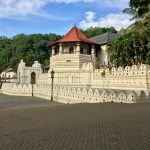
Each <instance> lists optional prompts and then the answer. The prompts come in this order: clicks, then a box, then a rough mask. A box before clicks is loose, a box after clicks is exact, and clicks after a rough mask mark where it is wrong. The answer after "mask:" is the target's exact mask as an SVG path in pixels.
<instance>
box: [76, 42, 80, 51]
mask: <svg viewBox="0 0 150 150" xmlns="http://www.w3.org/2000/svg"><path fill="white" fill-rule="evenodd" d="M76 54H80V43H77V49H76Z"/></svg>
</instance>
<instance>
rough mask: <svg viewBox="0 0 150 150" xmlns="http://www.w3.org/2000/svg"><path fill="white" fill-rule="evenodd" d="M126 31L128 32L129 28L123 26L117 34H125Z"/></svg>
mask: <svg viewBox="0 0 150 150" xmlns="http://www.w3.org/2000/svg"><path fill="white" fill-rule="evenodd" d="M126 32H127V30H126V29H125V28H123V27H122V28H121V29H120V30H119V31H118V32H117V34H118V35H124V34H125V33H126Z"/></svg>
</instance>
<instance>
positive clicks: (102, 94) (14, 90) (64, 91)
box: [2, 83, 150, 103]
mask: <svg viewBox="0 0 150 150" xmlns="http://www.w3.org/2000/svg"><path fill="white" fill-rule="evenodd" d="M32 92H33V95H34V96H37V97H41V98H45V99H48V100H50V98H51V85H50V84H40V85H34V86H33V87H32V86H31V85H17V84H8V83H7V84H3V87H2V93H4V94H9V95H19V96H20V95H21V96H31V95H32ZM53 95H54V101H59V102H62V103H100V102H118V103H121V102H122V103H142V102H150V92H148V90H147V91H143V90H118V89H111V90H110V89H101V88H85V87H70V86H57V85H55V86H54V93H53Z"/></svg>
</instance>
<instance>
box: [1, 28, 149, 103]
mask: <svg viewBox="0 0 150 150" xmlns="http://www.w3.org/2000/svg"><path fill="white" fill-rule="evenodd" d="M116 36H117V35H116V34H114V33H109V32H106V33H104V34H102V35H98V36H95V37H93V38H91V39H88V38H86V37H85V36H84V35H83V34H82V33H81V32H80V30H79V29H78V28H77V27H76V26H74V27H72V29H71V30H70V31H69V32H68V33H67V34H66V35H65V36H64V37H63V38H61V39H60V40H58V41H56V42H54V43H50V45H49V47H50V48H51V50H52V55H51V57H50V64H49V68H50V69H49V70H48V72H43V71H42V68H41V64H40V63H39V62H38V61H35V62H34V64H33V65H32V67H27V66H26V64H25V62H24V61H23V60H21V61H20V63H19V65H18V70H17V81H16V83H11V84H10V83H5V84H3V85H2V90H1V91H2V93H4V94H8V95H22V96H23V95H24V96H31V95H32V96H33V95H34V96H37V97H42V98H45V99H49V100H54V101H59V102H62V103H87V102H89V103H96V102H122V103H141V102H150V66H149V65H146V64H140V65H132V66H126V67H118V68H116V67H114V66H111V65H110V57H111V51H109V49H108V43H109V42H111V41H112V40H113V39H114V38H115V37H116ZM118 57H119V56H118ZM97 64H98V65H102V67H99V66H97Z"/></svg>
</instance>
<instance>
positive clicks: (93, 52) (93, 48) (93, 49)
mask: <svg viewBox="0 0 150 150" xmlns="http://www.w3.org/2000/svg"><path fill="white" fill-rule="evenodd" d="M91 57H92V59H94V58H95V46H94V45H92V49H91Z"/></svg>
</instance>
